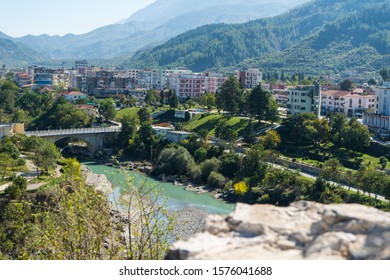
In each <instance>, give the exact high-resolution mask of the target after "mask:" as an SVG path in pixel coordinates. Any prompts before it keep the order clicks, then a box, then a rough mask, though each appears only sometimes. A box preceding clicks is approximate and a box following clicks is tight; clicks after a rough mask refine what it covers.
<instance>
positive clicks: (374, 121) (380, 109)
mask: <svg viewBox="0 0 390 280" xmlns="http://www.w3.org/2000/svg"><path fill="white" fill-rule="evenodd" d="M363 124H364V125H366V126H367V127H368V128H369V129H370V130H371V131H373V132H375V133H377V134H379V135H382V136H386V138H387V139H388V138H389V134H390V82H383V83H382V85H379V86H377V87H376V88H375V108H374V112H373V113H364V114H363Z"/></svg>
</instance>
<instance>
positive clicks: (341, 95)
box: [321, 89, 375, 118]
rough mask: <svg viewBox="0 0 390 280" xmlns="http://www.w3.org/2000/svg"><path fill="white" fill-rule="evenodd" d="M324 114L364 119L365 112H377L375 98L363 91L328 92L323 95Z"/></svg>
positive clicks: (322, 109)
mask: <svg viewBox="0 0 390 280" xmlns="http://www.w3.org/2000/svg"><path fill="white" fill-rule="evenodd" d="M321 97H322V102H321V111H322V114H327V113H329V112H334V113H343V114H345V115H346V116H347V117H360V118H361V117H362V116H363V113H364V112H371V113H373V112H374V111H375V96H374V95H364V94H363V91H362V90H361V89H356V90H353V91H342V90H327V91H323V92H322V94H321Z"/></svg>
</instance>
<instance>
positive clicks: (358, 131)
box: [339, 119, 371, 151]
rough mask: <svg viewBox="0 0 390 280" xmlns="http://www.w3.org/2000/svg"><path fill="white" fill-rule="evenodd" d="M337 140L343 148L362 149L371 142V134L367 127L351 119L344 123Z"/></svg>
mask: <svg viewBox="0 0 390 280" xmlns="http://www.w3.org/2000/svg"><path fill="white" fill-rule="evenodd" d="M339 142H340V143H341V145H342V146H343V147H344V148H347V149H350V150H353V151H363V149H364V148H365V147H368V146H369V145H370V142H371V135H370V132H369V131H368V128H367V127H365V126H363V125H362V124H360V123H359V122H358V121H357V120H356V119H352V120H351V121H350V122H349V123H348V124H347V125H345V126H344V127H343V128H342V129H341V131H340V134H339Z"/></svg>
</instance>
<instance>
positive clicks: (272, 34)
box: [121, 0, 389, 71]
mask: <svg viewBox="0 0 390 280" xmlns="http://www.w3.org/2000/svg"><path fill="white" fill-rule="evenodd" d="M388 2H389V1H386V0H383V1H380V0H379V1H378V0H366V1H361V0H350V1H347V0H341V1H340V0H330V1H325V0H317V1H312V2H310V3H307V4H305V5H303V6H300V7H298V8H295V9H293V10H291V11H290V12H288V13H285V14H283V15H279V16H276V17H273V18H270V19H259V20H255V21H251V22H248V23H244V24H237V25H209V26H202V27H199V28H197V29H195V30H192V31H189V32H186V33H184V34H181V35H179V36H177V37H175V38H173V39H171V40H169V41H168V42H166V43H165V44H162V45H160V46H157V47H155V48H153V49H151V50H148V51H140V52H137V53H136V55H134V56H133V57H132V58H131V59H129V60H128V61H125V62H124V63H122V64H121V67H137V66H139V65H140V64H141V63H142V64H144V65H145V66H147V67H171V66H185V67H189V68H191V69H193V70H194V71H204V70H206V69H215V68H221V67H222V68H223V67H234V66H248V65H251V66H263V65H261V62H262V61H263V59H266V58H265V57H266V56H270V55H271V57H272V54H275V55H277V54H278V53H281V52H282V51H285V50H289V48H292V47H293V46H294V47H295V48H296V49H297V50H299V49H300V46H299V44H300V42H301V41H302V40H304V39H306V38H308V37H310V36H313V35H315V34H316V33H317V32H320V31H321V30H322V29H323V28H324V27H325V26H326V24H331V23H333V22H334V21H336V20H339V19H341V18H343V17H348V16H351V15H352V14H354V13H356V12H358V13H359V12H360V13H361V10H362V9H367V8H370V7H371V6H375V7H379V6H378V5H381V4H383V3H388ZM329 36H332V33H329ZM302 42H304V41H302ZM280 56H282V54H280ZM298 58H299V57H298ZM280 59H281V58H280ZM270 60H271V59H270ZM248 62H251V63H248ZM290 62H291V61H290ZM270 64H271V63H268V64H267V66H270Z"/></svg>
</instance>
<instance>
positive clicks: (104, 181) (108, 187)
mask: <svg viewBox="0 0 390 280" xmlns="http://www.w3.org/2000/svg"><path fill="white" fill-rule="evenodd" d="M81 172H82V174H83V176H84V179H85V183H86V184H87V185H88V186H94V187H95V188H96V189H97V190H99V191H101V192H103V193H104V194H105V195H108V194H110V193H111V192H112V191H113V188H112V184H111V182H110V181H109V180H108V178H107V176H106V175H102V174H95V173H93V172H92V171H91V170H90V169H89V168H88V167H87V166H85V165H81Z"/></svg>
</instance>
